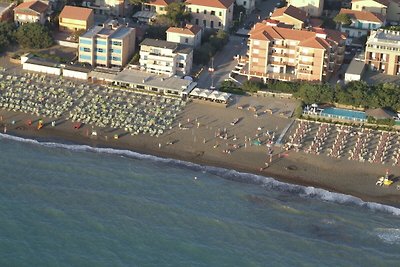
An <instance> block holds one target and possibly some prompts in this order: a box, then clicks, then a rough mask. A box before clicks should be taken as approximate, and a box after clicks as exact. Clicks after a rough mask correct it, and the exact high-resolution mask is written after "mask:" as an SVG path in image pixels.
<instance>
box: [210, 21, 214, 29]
mask: <svg viewBox="0 0 400 267" xmlns="http://www.w3.org/2000/svg"><path fill="white" fill-rule="evenodd" d="M210 27H211V29H214V21H210Z"/></svg>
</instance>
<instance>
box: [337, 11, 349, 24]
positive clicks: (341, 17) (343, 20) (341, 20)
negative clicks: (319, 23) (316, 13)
mask: <svg viewBox="0 0 400 267" xmlns="http://www.w3.org/2000/svg"><path fill="white" fill-rule="evenodd" d="M333 21H334V22H336V23H338V24H341V25H350V24H351V22H352V21H351V19H350V16H349V15H348V14H344V13H340V14H337V15H336V17H334V18H333Z"/></svg>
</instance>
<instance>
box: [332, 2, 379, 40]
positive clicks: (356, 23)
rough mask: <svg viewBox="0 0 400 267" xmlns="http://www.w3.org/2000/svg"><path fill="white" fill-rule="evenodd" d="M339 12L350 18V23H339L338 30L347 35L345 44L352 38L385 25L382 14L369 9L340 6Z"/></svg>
mask: <svg viewBox="0 0 400 267" xmlns="http://www.w3.org/2000/svg"><path fill="white" fill-rule="evenodd" d="M339 14H346V15H348V16H349V17H350V20H351V24H350V25H340V31H341V32H343V33H345V34H346V35H347V40H346V42H347V45H350V44H351V41H352V39H353V38H358V37H361V36H365V35H368V34H369V32H370V31H371V30H377V29H379V28H380V27H382V26H383V25H385V17H384V16H383V15H381V14H377V13H372V12H369V11H358V10H351V9H343V8H342V9H341V10H340V13H339Z"/></svg>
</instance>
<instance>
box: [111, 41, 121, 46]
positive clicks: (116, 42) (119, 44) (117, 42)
mask: <svg viewBox="0 0 400 267" xmlns="http://www.w3.org/2000/svg"><path fill="white" fill-rule="evenodd" d="M112 44H113V45H116V46H121V45H122V42H119V41H113V42H112Z"/></svg>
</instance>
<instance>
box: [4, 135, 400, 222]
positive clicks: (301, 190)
mask: <svg viewBox="0 0 400 267" xmlns="http://www.w3.org/2000/svg"><path fill="white" fill-rule="evenodd" d="M0 138H3V139H10V140H14V141H18V142H24V143H31V144H35V145H41V146H45V147H55V148H62V149H68V150H73V151H83V152H84V151H86V152H95V153H106V154H113V155H120V156H127V157H131V158H135V159H145V160H152V161H157V162H163V163H168V164H173V165H176V166H181V167H187V168H191V169H193V170H196V171H203V172H207V173H211V174H214V175H218V176H220V177H222V178H225V179H229V180H233V181H239V182H247V183H255V184H260V185H262V186H264V187H266V188H268V189H272V190H275V191H281V192H289V193H293V194H297V195H299V196H301V197H306V198H316V199H321V200H324V201H328V202H334V203H339V204H352V205H356V206H361V207H365V208H368V209H371V210H374V211H383V212H387V213H390V214H393V215H396V216H400V208H396V207H393V206H389V205H384V204H379V203H375V202H365V201H363V200H361V199H360V198H358V197H354V196H351V195H345V194H341V193H334V192H330V191H328V190H325V189H321V188H315V187H311V186H307V187H306V186H301V185H295V184H289V183H284V182H280V181H277V180H275V179H273V178H271V177H264V176H261V175H256V174H251V173H242V172H238V171H235V170H228V169H224V168H219V167H213V166H203V165H199V164H195V163H192V162H188V161H182V160H176V159H171V158H161V157H157V156H152V155H147V154H141V153H138V152H134V151H130V150H120V149H113V148H96V147H91V146H88V145H72V144H63V143H54V142H39V141H37V140H34V139H27V138H21V137H17V136H12V135H7V134H1V133H0Z"/></svg>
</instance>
